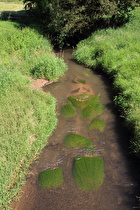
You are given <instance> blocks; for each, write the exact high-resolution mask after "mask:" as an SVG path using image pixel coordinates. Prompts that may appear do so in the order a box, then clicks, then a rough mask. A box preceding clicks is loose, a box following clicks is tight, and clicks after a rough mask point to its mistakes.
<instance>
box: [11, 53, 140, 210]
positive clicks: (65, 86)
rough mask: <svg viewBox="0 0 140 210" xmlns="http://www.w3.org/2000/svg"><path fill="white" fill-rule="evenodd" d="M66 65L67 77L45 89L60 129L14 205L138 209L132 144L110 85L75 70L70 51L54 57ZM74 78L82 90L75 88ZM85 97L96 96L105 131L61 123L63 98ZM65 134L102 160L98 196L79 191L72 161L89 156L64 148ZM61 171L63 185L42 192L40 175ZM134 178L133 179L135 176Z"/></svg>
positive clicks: (45, 209)
mask: <svg viewBox="0 0 140 210" xmlns="http://www.w3.org/2000/svg"><path fill="white" fill-rule="evenodd" d="M57 55H58V56H60V57H61V56H63V58H64V60H65V62H66V63H67V65H68V69H69V70H68V72H67V73H66V74H65V75H64V76H63V77H62V78H61V79H60V80H59V81H57V82H56V83H52V84H51V85H48V86H46V87H44V88H43V90H44V91H46V92H50V93H51V94H52V95H53V96H54V97H55V98H56V99H57V112H58V125H57V128H56V130H55V131H54V133H53V134H52V136H51V137H50V138H49V145H48V146H46V147H45V148H44V149H43V151H42V154H41V155H40V158H39V159H37V160H36V161H35V162H34V164H33V165H32V167H31V172H32V173H31V174H30V175H28V176H27V181H26V184H25V185H24V186H23V187H22V190H23V193H22V196H21V199H20V201H19V202H14V204H13V208H14V209H15V210H25V209H26V210H93V209H94V210H100V209H101V210H128V209H133V208H140V207H138V204H137V200H138V199H137V197H136V196H138V194H137V193H138V183H137V181H136V180H135V179H134V177H132V174H131V172H132V173H134V174H135V173H136V176H137V171H135V167H134V170H133V168H132V167H133V166H134V164H135V160H133V159H132V158H131V160H130V162H129V161H128V159H130V157H129V156H130V155H129V153H128V151H127V149H125V148H126V145H127V142H128V139H129V138H130V136H129V134H128V132H127V130H126V129H125V128H124V127H123V125H122V120H121V119H120V117H119V116H118V115H117V114H116V110H115V108H114V105H113V102H112V101H113V91H112V86H111V84H110V83H109V80H108V79H107V78H106V77H105V76H104V75H103V74H100V73H95V72H92V71H91V70H90V69H88V68H86V67H84V66H82V65H79V64H77V63H76V62H75V61H74V60H73V59H72V50H71V49H69V50H65V51H64V52H63V53H58V54H57ZM76 78H80V79H81V80H85V81H86V84H77V83H76V82H75V80H76ZM75 93H76V94H77V93H78V94H79V93H86V94H87V93H88V94H95V95H98V96H99V100H100V103H101V104H102V105H103V113H102V114H101V115H100V116H99V117H100V119H102V120H104V121H105V130H104V131H103V132H100V131H98V130H89V129H88V123H89V122H88V121H86V120H81V119H80V117H79V116H75V117H73V118H67V119H66V118H64V117H63V116H62V115H61V112H60V110H61V107H62V106H64V105H65V104H66V103H67V97H68V96H71V95H73V94H75ZM69 133H77V134H79V135H82V136H84V137H86V138H88V139H90V140H92V141H93V144H94V155H95V156H99V157H102V158H103V160H104V167H105V169H104V170H105V178H104V182H103V184H102V185H101V187H100V188H99V189H98V190H95V191H89V192H88V191H82V190H80V189H79V188H78V186H77V185H76V184H75V182H74V180H73V177H72V165H73V158H74V157H77V156H83V155H85V156H86V155H87V150H84V149H79V148H75V149H73V148H67V147H65V145H64V143H63V140H64V138H65V136H66V135H67V134H69ZM57 167H60V168H62V169H63V175H64V183H63V184H62V185H61V186H60V187H58V188H56V189H50V190H46V189H43V188H41V187H40V186H39V185H38V176H39V174H40V173H41V172H42V171H44V170H46V169H50V168H52V169H54V168H57ZM134 176H135V175H134Z"/></svg>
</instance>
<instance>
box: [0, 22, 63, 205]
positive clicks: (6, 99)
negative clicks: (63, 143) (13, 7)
mask: <svg viewBox="0 0 140 210" xmlns="http://www.w3.org/2000/svg"><path fill="white" fill-rule="evenodd" d="M0 56H1V59H0V119H1V120H0V127H1V129H0V144H1V152H0V160H1V161H0V173H1V176H0V197H1V201H0V209H8V208H9V204H10V202H11V201H12V200H14V199H17V193H19V191H20V186H21V185H22V184H23V183H24V182H25V175H27V174H28V172H29V166H30V165H31V163H32V162H33V161H34V160H35V159H36V158H37V157H38V156H39V154H40V153H41V150H42V149H43V148H44V146H45V145H47V144H48V142H47V140H48V137H49V136H51V134H52V132H53V131H54V129H55V128H56V125H57V114H56V100H55V99H54V97H53V96H51V95H50V94H49V93H44V92H43V91H39V90H37V89H36V88H33V87H39V88H41V87H42V86H44V85H46V84H48V83H51V81H53V80H56V79H57V78H59V77H60V76H62V75H63V74H64V72H65V71H66V70H67V67H66V65H65V64H64V62H63V60H62V59H59V58H56V57H55V55H54V53H52V46H51V44H50V42H49V40H48V39H47V38H43V36H41V35H39V34H38V33H37V32H36V31H35V30H33V29H30V28H27V27H24V28H21V26H20V25H19V24H17V23H12V22H6V21H0ZM31 77H32V79H37V78H43V81H42V80H41V81H42V82H41V83H40V81H39V83H38V84H37V83H36V84H34V85H33V84H32V85H31V81H32V80H31V79H30V78H31ZM31 86H32V88H31Z"/></svg>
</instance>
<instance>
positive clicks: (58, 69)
mask: <svg viewBox="0 0 140 210" xmlns="http://www.w3.org/2000/svg"><path fill="white" fill-rule="evenodd" d="M66 70H67V67H66V64H65V63H64V62H63V61H62V60H61V59H60V58H57V57H56V56H55V55H53V54H46V55H42V56H40V57H39V58H38V59H37V60H36V63H35V65H34V67H33V69H32V74H33V76H34V78H35V79H37V78H44V79H48V80H53V79H58V78H59V77H60V76H62V75H63V74H64V72H65V71H66Z"/></svg>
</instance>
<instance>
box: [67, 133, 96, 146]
mask: <svg viewBox="0 0 140 210" xmlns="http://www.w3.org/2000/svg"><path fill="white" fill-rule="evenodd" d="M64 143H65V145H66V146H67V147H79V148H88V149H92V150H93V143H92V141H91V140H90V139H87V138H85V137H83V136H80V135H78V134H75V133H71V134H68V135H67V136H66V137H65V139H64Z"/></svg>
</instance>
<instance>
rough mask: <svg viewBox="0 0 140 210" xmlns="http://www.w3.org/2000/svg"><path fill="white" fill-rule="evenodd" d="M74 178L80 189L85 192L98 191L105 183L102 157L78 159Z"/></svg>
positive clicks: (74, 167) (75, 163) (74, 166)
mask: <svg viewBox="0 0 140 210" xmlns="http://www.w3.org/2000/svg"><path fill="white" fill-rule="evenodd" d="M73 176H74V180H75V182H76V184H77V185H78V187H79V188H80V189H82V190H85V191H92V190H97V189H98V188H99V187H100V186H101V185H102V183H103V181H104V161H103V159H102V158H101V157H76V158H75V159H74V164H73Z"/></svg>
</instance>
